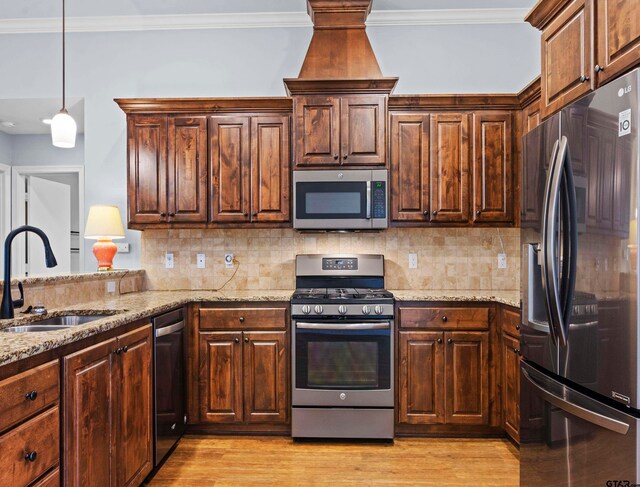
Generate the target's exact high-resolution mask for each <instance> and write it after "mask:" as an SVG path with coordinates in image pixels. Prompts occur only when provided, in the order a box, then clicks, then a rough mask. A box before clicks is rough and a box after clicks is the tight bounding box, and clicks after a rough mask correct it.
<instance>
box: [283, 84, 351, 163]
mask: <svg viewBox="0 0 640 487" xmlns="http://www.w3.org/2000/svg"><path fill="white" fill-rule="evenodd" d="M293 114H294V117H295V120H294V132H293V145H294V155H295V165H296V166H297V167H305V166H326V165H329V166H332V165H337V164H339V163H340V160H339V159H340V98H338V97H335V96H298V97H294V98H293Z"/></svg>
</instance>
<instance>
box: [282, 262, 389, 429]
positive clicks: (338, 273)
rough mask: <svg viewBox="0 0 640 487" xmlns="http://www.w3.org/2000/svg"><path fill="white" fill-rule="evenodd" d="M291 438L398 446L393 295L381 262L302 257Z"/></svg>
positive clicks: (294, 308) (294, 304)
mask: <svg viewBox="0 0 640 487" xmlns="http://www.w3.org/2000/svg"><path fill="white" fill-rule="evenodd" d="M296 287H297V289H296V292H295V293H294V294H293V297H292V299H291V317H292V330H293V347H292V348H293V352H292V361H293V365H292V371H293V373H292V384H293V393H292V403H293V411H292V435H293V437H294V438H379V439H391V438H393V425H394V410H393V404H394V400H393V398H394V392H393V391H394V383H393V379H394V377H393V375H394V374H393V351H394V345H393V336H394V333H393V330H394V320H393V295H392V294H391V293H389V292H388V291H385V290H384V257H383V256H382V255H364V254H349V255H342V254H341V255H299V256H297V257H296Z"/></svg>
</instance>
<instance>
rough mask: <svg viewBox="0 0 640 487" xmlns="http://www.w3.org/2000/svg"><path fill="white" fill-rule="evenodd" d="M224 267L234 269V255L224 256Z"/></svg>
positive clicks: (227, 254)
mask: <svg viewBox="0 0 640 487" xmlns="http://www.w3.org/2000/svg"><path fill="white" fill-rule="evenodd" d="M224 266H225V267H226V268H227V269H233V254H230V253H226V254H224Z"/></svg>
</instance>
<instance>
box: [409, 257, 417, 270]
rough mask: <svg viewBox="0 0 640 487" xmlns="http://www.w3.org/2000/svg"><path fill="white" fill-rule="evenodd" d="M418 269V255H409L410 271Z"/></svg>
mask: <svg viewBox="0 0 640 487" xmlns="http://www.w3.org/2000/svg"><path fill="white" fill-rule="evenodd" d="M417 268H418V254H409V269H417Z"/></svg>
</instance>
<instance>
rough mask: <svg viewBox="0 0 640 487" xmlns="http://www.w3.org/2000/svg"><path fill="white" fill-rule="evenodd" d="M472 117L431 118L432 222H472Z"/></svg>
mask: <svg viewBox="0 0 640 487" xmlns="http://www.w3.org/2000/svg"><path fill="white" fill-rule="evenodd" d="M469 157H470V150H469V116H468V115H467V114H463V113H446V114H445V113H438V114H433V115H431V220H432V221H437V222H467V221H469V206H470V205H469Z"/></svg>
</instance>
